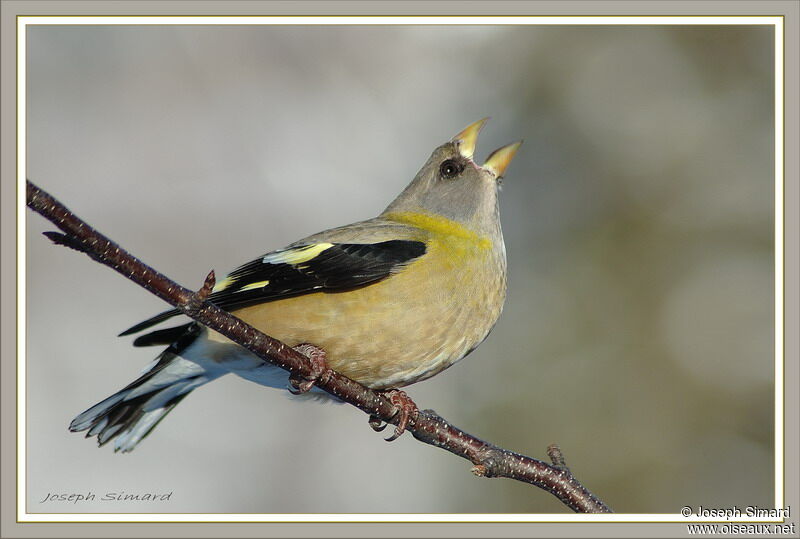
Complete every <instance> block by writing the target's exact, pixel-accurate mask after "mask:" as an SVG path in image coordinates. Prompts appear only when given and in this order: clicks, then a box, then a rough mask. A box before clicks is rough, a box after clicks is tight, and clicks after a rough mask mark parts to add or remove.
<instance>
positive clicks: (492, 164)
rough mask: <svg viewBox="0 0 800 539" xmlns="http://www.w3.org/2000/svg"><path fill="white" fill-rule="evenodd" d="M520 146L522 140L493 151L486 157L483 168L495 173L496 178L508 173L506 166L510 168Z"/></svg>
mask: <svg viewBox="0 0 800 539" xmlns="http://www.w3.org/2000/svg"><path fill="white" fill-rule="evenodd" d="M467 129H469V128H467ZM520 146H522V141H521V140H520V141H518V142H514V143H512V144H508V145H506V146H503V147H502V148H499V149H497V150H495V151H493V152H492V153H491V154H489V157H487V158H486V162H485V163H484V164H483V169H484V170H488V171H489V172H491V173H492V174H494V177H495V178H501V177H502V176H503V175H504V174H505V173H506V168H508V165H509V163H511V160H512V159H514V154H515V153H517V150H518V149H519V147H520Z"/></svg>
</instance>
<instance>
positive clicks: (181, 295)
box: [27, 181, 611, 513]
mask: <svg viewBox="0 0 800 539" xmlns="http://www.w3.org/2000/svg"><path fill="white" fill-rule="evenodd" d="M27 198H28V206H29V207H30V208H31V209H33V210H34V211H36V212H37V213H39V214H41V215H42V216H43V217H45V218H46V219H48V220H50V221H51V222H53V223H54V224H55V225H56V226H58V227H59V228H60V229H61V230H62V231H64V232H65V234H59V233H57V232H45V235H46V236H47V237H48V238H50V239H51V240H53V241H54V242H55V243H57V244H61V245H65V246H68V247H70V248H72V249H75V250H78V251H81V252H84V253H86V254H87V255H89V256H90V257H91V258H93V259H94V260H97V261H98V262H100V263H102V264H105V265H107V266H109V267H111V268H113V269H114V270H116V271H117V272H119V273H121V274H122V275H124V276H125V277H127V278H128V279H130V280H132V281H133V282H135V283H137V284H139V285H140V286H143V287H144V288H146V289H147V290H149V291H150V292H152V293H153V294H155V295H156V296H158V297H160V298H161V299H163V300H164V301H166V302H167V303H169V304H171V305H174V306H175V307H177V308H178V309H180V310H181V312H183V313H184V314H186V315H188V316H190V317H191V318H193V319H195V320H197V321H198V322H200V323H202V324H204V325H205V326H207V327H209V328H211V329H214V330H215V331H217V332H219V333H221V334H222V335H224V336H226V337H228V338H229V339H230V340H232V341H234V342H236V343H237V344H239V345H241V346H243V347H245V348H246V349H248V350H250V351H251V352H253V353H254V354H256V355H257V356H259V357H260V358H262V359H263V360H264V361H268V362H270V363H272V364H274V365H277V366H278V367H280V368H282V369H285V370H287V371H289V373H291V374H292V375H293V376H295V377H305V378H309V377H314V376H315V375H318V374H319V373H315V372H314V370H313V366H312V365H311V362H310V361H309V360H308V358H307V357H306V356H304V355H303V354H301V353H300V352H298V351H296V350H294V349H292V348H291V347H289V346H287V345H286V344H284V343H282V342H280V341H278V340H276V339H273V338H272V337H269V336H268V335H265V334H263V333H261V332H260V331H258V330H256V329H255V328H253V327H252V326H249V325H248V324H246V323H245V322H243V321H241V320H239V319H238V318H236V317H235V316H233V315H231V314H229V313H227V312H225V311H223V310H221V309H219V308H217V307H216V306H214V305H212V304H210V303H207V302H206V301H205V299H206V298H207V297H208V294H209V292H210V290H211V288H213V286H214V272H213V271H212V272H211V273H209V275H208V276H207V277H206V280H205V283H204V285H203V287H202V288H201V289H200V290H199V291H198V292H192V291H191V290H188V289H186V288H184V287H182V286H180V285H178V284H176V283H174V282H173V281H171V280H170V279H168V278H167V277H166V276H164V275H162V274H161V273H159V272H157V271H156V270H154V269H153V268H151V267H149V266H147V265H146V264H144V263H143V262H141V261H140V260H138V259H137V258H135V257H134V256H132V255H131V254H129V253H128V252H126V251H125V250H124V249H122V248H121V247H119V246H118V245H117V244H116V243H114V242H112V241H111V240H109V239H108V238H106V237H105V236H103V235H102V234H100V233H99V232H97V231H96V230H94V229H93V228H92V227H90V226H89V225H88V224H86V223H85V222H84V221H82V220H81V219H79V218H78V217H77V216H75V215H74V214H73V213H72V212H70V211H69V210H68V209H67V208H66V207H65V206H63V205H62V204H61V203H60V202H58V201H57V200H56V199H55V198H53V197H52V196H50V195H49V194H48V193H46V192H45V191H43V190H41V189H40V188H38V187H37V186H36V185H34V184H33V183H32V182H31V181H28V182H27ZM316 386H317V387H319V388H320V389H322V390H324V391H327V392H328V393H330V394H331V395H334V396H336V397H337V398H339V399H341V400H343V401H345V402H347V403H349V404H352V405H353V406H356V407H357V408H359V409H361V410H362V411H364V412H366V413H367V414H369V415H370V416H371V417H374V418H378V419H380V420H382V421H385V422H387V423H396V422H397V421H398V418H397V417H396V416H397V415H398V414H397V409H396V408H395V406H394V405H393V404H392V403H391V402H390V401H389V400H388V399H387V398H386V397H384V396H383V395H381V394H380V393H378V392H376V391H373V390H371V389H369V388H366V387H364V386H362V385H361V384H359V383H357V382H354V381H353V380H350V379H349V378H346V377H344V376H342V375H340V374H338V373H335V372H332V371H330V372H329V373H326V375H325V376H324V377H322V378H320V379H319V380H318V382H317V384H316ZM407 430H408V431H409V432H411V433H412V434H413V436H414V437H415V438H416V439H417V440H420V441H422V442H424V443H426V444H430V445H433V446H436V447H440V448H442V449H445V450H447V451H450V452H451V453H453V454H455V455H458V456H460V457H462V458H465V459H467V460H469V461H470V462H472V463H473V464H474V466H473V468H472V472H473V473H474V474H475V475H478V476H481V477H508V478H510V479H516V480H518V481H524V482H526V483H530V484H533V485H536V486H538V487H540V488H542V489H544V490H546V491H547V492H550V493H551V494H553V495H554V496H556V497H557V498H558V499H559V500H561V501H562V502H563V503H564V504H565V505H567V506H568V507H569V508H571V509H572V510H573V511H575V512H579V513H609V512H611V509H610V508H609V507H608V506H607V505H605V504H604V503H603V502H602V501H600V500H599V499H598V498H597V497H595V496H594V494H592V493H591V492H589V491H588V490H587V489H586V488H585V487H584V486H583V485H581V483H580V482H579V481H578V480H577V479H575V477H574V476H573V475H572V473H571V472H570V471H569V469H568V468H567V467H566V465H565V464H564V458H563V455H561V451H560V450H559V449H558V447H557V446H550V447H549V448H548V455H549V456H550V459H551V461H552V462H553V464H548V463H546V462H544V461H541V460H537V459H534V458H531V457H526V456H524V455H520V454H518V453H514V452H512V451H508V450H506V449H501V448H499V447H496V446H494V445H492V444H490V443H488V442H484V441H483V440H480V439H478V438H476V437H474V436H472V435H470V434H467V433H466V432H464V431H462V430H460V429H458V428H457V427H455V426H453V425H450V424H449V423H448V422H447V421H445V420H444V419H443V418H442V417H440V416H438V415H437V414H436V413H435V412H434V411H433V410H423V411H421V412H420V413H419V415H418V416H417V417H416V418H414V419H413V420H412V421H411V422H410V424H409V426H408V428H407Z"/></svg>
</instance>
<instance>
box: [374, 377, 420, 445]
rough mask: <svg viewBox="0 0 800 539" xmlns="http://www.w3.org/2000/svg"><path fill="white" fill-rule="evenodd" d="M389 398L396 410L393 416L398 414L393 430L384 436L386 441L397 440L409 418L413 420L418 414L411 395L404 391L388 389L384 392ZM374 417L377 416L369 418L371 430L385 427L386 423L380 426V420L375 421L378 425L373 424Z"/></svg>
mask: <svg viewBox="0 0 800 539" xmlns="http://www.w3.org/2000/svg"><path fill="white" fill-rule="evenodd" d="M384 395H386V396H387V397H388V398H389V401H390V402H391V403H392V404H394V406H395V408H396V409H397V412H395V416H396V415H398V414H400V417H399V419H398V420H397V426H396V427H395V428H394V432H393V433H392V435H391V436H389V437H388V438H385V440H386V441H387V442H392V441H394V440H397V439H398V438H399V437H400V436H401V435H402V434H403V433H404V432H405V431H406V427H408V423H409V421H410V420H415V419H416V418H417V416H419V408H417V405H416V404H415V403H414V401H413V400H411V397H409V396H408V394H406V392H405V391H400V390H399V389H390V390H388V391H385V392H384ZM375 419H377V418H372V417H371V418H370V423H369V424H370V426H371V427H372V428H373V430H376V431H381V430H383V429H384V428H386V425H383V426H380V421H378V422H377V425H378V427H376V426H375V424H374V423H375V421H374V420H375Z"/></svg>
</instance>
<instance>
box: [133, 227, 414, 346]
mask: <svg viewBox="0 0 800 539" xmlns="http://www.w3.org/2000/svg"><path fill="white" fill-rule="evenodd" d="M425 250H426V249H425V243H423V242H421V241H412V240H390V241H384V242H380V243H364V244H362V243H312V244H306V245H298V246H294V247H290V248H288V249H283V250H280V251H274V252H272V253H269V254H267V255H264V256H263V257H261V258H258V259H256V260H253V261H252V262H248V263H247V264H245V265H243V266H241V267H239V268H237V269H235V270H234V271H232V272H231V273H230V274H229V275H228V276H227V277H226V278H225V279H223V280H222V281H220V282H219V283H217V286H215V287H214V288H215V290H214V291H213V292H212V293H211V294H210V295H209V297H208V300H209V301H210V302H211V303H213V304H215V305H216V306H218V307H220V308H222V309H225V310H226V311H230V310H232V309H240V308H242V307H247V306H248V305H255V304H258V303H263V302H266V301H274V300H277V299H283V298H289V297H293V296H300V295H303V294H309V293H311V292H343V291H346V290H352V289H354V288H359V287H362V286H366V285H369V284H372V283H375V282H378V281H381V280H383V279H385V278H387V277H389V276H390V275H392V274H393V273H396V272H397V271H399V270H400V269H402V268H403V267H404V266H405V265H406V264H408V263H409V262H411V261H413V260H414V259H416V258H419V257H420V256H422V255H424V254H425ZM177 314H180V311H178V309H170V310H169V311H165V312H163V313H160V314H158V315H156V316H154V317H152V318H150V319H148V320H145V321H144V322H141V323H139V324H136V325H135V326H133V327H132V328H130V329H127V330H125V331H123V332H122V333H120V336H123V335H130V334H132V333H137V332H139V331H142V330H143V329H146V328H148V327H150V326H153V325H155V324H157V323H159V322H162V321H164V320H166V319H167V318H170V317H172V316H175V315H177ZM167 331H168V330H167Z"/></svg>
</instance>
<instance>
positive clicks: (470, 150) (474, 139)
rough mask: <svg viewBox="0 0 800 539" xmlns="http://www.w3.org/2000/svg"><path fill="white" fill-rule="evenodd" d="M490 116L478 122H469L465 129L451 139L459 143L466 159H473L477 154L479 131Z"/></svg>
mask: <svg viewBox="0 0 800 539" xmlns="http://www.w3.org/2000/svg"><path fill="white" fill-rule="evenodd" d="M488 121H489V118H484V119H482V120H478V121H477V122H474V123H471V124H469V125H468V126H467V127H466V128H464V130H463V131H461V132H460V133H459V134H458V135H456V136H454V137H453V138H452V139H451V142H455V143H457V144H458V151H459V153H461V155H462V156H463V157H465V158H466V159H472V156H473V154H475V145H476V144H477V143H478V133H480V131H481V129H482V128H483V126H484V125H486V122H488Z"/></svg>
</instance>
